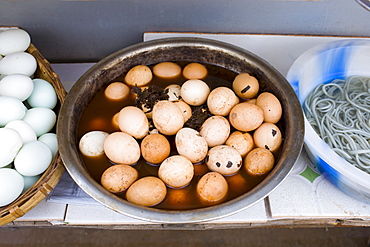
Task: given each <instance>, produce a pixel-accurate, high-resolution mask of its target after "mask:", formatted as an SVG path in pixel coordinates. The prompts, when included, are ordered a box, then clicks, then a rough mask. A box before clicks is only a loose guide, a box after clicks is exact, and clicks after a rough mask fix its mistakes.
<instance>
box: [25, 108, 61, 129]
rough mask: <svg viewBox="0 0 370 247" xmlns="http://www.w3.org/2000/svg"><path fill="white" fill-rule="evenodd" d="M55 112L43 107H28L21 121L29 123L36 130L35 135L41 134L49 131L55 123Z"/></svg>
mask: <svg viewBox="0 0 370 247" xmlns="http://www.w3.org/2000/svg"><path fill="white" fill-rule="evenodd" d="M56 118H57V117H56V114H55V112H54V111H53V110H51V109H49V108H43V107H35V108H31V109H29V110H28V111H27V112H26V114H25V116H24V118H23V121H25V122H26V123H28V124H29V125H31V127H32V128H33V130H34V131H35V132H36V136H41V135H42V134H45V133H47V132H49V131H50V130H51V129H52V128H53V127H54V125H55V122H56Z"/></svg>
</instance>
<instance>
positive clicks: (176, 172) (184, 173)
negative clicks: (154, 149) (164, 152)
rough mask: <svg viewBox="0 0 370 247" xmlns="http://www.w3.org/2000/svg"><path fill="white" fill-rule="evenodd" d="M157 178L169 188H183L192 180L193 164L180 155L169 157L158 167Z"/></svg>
mask: <svg viewBox="0 0 370 247" xmlns="http://www.w3.org/2000/svg"><path fill="white" fill-rule="evenodd" d="M158 176H159V178H160V179H162V181H163V182H164V183H165V184H167V185H168V186H169V187H172V188H181V187H184V186H186V185H188V184H189V183H190V181H191V180H192V179H193V176H194V167H193V163H191V161H190V160H188V159H187V158H185V157H184V156H181V155H173V156H170V157H168V158H167V159H165V160H164V161H163V162H162V163H161V165H160V166H159V170H158Z"/></svg>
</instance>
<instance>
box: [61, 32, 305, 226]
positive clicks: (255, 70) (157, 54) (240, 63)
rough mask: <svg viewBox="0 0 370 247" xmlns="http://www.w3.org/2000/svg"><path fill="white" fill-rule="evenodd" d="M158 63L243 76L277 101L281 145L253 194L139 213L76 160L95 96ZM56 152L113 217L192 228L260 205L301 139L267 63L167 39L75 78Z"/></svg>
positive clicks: (282, 85) (197, 42)
mask: <svg viewBox="0 0 370 247" xmlns="http://www.w3.org/2000/svg"><path fill="white" fill-rule="evenodd" d="M163 61H193V62H200V63H208V64H211V65H217V66H221V67H224V68H227V69H229V70H231V71H234V72H236V73H241V72H248V73H250V74H252V75H254V76H255V77H256V78H257V79H258V80H259V82H260V90H261V91H269V92H271V93H273V94H275V95H276V97H278V99H279V100H280V102H281V104H282V107H283V116H282V120H281V121H282V126H283V128H282V130H281V131H282V134H283V136H284V141H283V145H282V149H281V153H280V155H279V157H277V159H276V165H275V167H274V169H273V170H272V171H271V173H270V174H269V175H268V176H267V177H266V178H265V179H264V180H263V181H262V182H261V183H260V184H259V185H258V186H257V187H255V188H254V189H252V190H251V191H249V192H247V193H245V194H243V195H242V196H239V197H237V198H235V199H233V200H231V201H228V202H225V203H222V204H219V205H216V206H210V207H207V208H202V209H194V210H183V211H180V210H177V211H176V210H160V209H155V208H149V207H142V206H139V205H135V204H132V203H130V202H128V201H126V200H124V199H121V198H119V197H117V196H115V195H113V194H112V193H110V192H108V191H107V190H105V189H104V188H103V187H102V186H101V185H100V184H99V183H97V182H96V181H95V180H94V179H93V178H92V177H91V176H90V174H89V173H88V171H87V170H86V168H85V165H84V163H83V160H82V158H81V156H80V153H79V149H78V141H79V140H77V128H78V124H79V121H80V118H81V115H82V113H83V111H84V109H85V108H86V106H87V105H88V104H89V101H90V100H91V99H92V98H93V96H94V95H95V94H96V92H97V91H98V90H99V89H100V88H101V87H103V86H104V85H106V84H108V83H109V82H110V81H111V80H113V79H114V78H116V77H118V76H119V75H122V73H125V72H127V71H128V70H129V69H130V68H132V67H133V66H135V65H138V64H146V65H150V64H155V63H158V62H163ZM57 135H58V141H59V152H60V154H61V157H62V160H63V162H64V164H65V167H66V169H67V171H68V172H69V174H70V175H71V177H72V178H73V180H74V181H75V182H76V183H77V184H78V185H79V186H80V187H81V188H82V189H83V190H84V191H85V192H86V193H87V194H89V195H90V196H91V197H93V198H94V199H95V200H97V201H98V202H100V203H102V204H103V205H105V206H107V207H108V208H111V209H113V210H115V211H117V212H120V213H122V214H125V215H127V216H131V217H134V218H137V219H141V220H146V221H150V222H160V223H195V222H202V221H207V220H212V219H217V218H221V217H225V216H228V215H231V214H234V213H237V212H239V211H241V210H244V209H246V208H248V207H250V206H252V205H254V204H255V203H257V202H259V201H261V200H262V199H264V198H265V197H266V196H267V195H269V193H271V192H272V191H273V190H274V189H275V188H276V187H277V186H278V185H279V184H280V183H281V182H282V181H283V180H284V179H285V178H286V177H287V175H288V174H289V172H290V171H291V169H292V167H293V165H294V163H295V161H296V160H297V158H298V156H299V154H300V152H301V149H302V146H303V136H304V122H303V113H302V109H301V107H300V104H299V101H298V98H297V96H296V94H295V92H294V90H293V89H292V87H291V86H290V84H289V83H288V82H287V80H286V79H285V78H284V77H283V76H282V75H281V74H280V73H279V72H278V71H277V70H276V69H274V68H273V67H272V66H271V65H270V64H269V63H267V62H266V61H264V60H263V59H261V58H260V57H258V56H256V55H254V54H252V53H250V52H248V51H246V50H244V49H241V48H239V47H236V46H233V45H230V44H226V43H223V42H220V41H215V40H208V39H201V38H167V39H159V40H154V41H148V42H143V43H139V44H136V45H133V46H130V47H127V48H124V49H122V50H119V51H117V52H115V53H113V54H111V55H110V56H108V57H106V58H104V59H103V60H101V61H100V62H98V63H97V64H96V65H95V66H93V67H92V68H91V69H89V70H88V71H87V72H86V73H85V74H84V75H82V76H81V78H79V80H78V81H77V82H76V84H75V85H74V86H73V87H72V89H71V90H70V92H69V94H68V95H67V97H66V99H65V102H64V104H63V107H62V109H61V112H60V117H59V120H58V125H57Z"/></svg>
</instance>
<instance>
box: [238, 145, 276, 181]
mask: <svg viewBox="0 0 370 247" xmlns="http://www.w3.org/2000/svg"><path fill="white" fill-rule="evenodd" d="M274 163H275V158H274V155H273V154H272V153H271V152H270V151H269V150H267V149H265V148H255V149H253V150H252V151H250V152H249V153H248V155H247V157H246V158H245V159H244V167H245V169H246V171H247V172H248V173H249V174H251V175H264V174H266V173H267V172H269V171H271V169H272V168H273V167H274Z"/></svg>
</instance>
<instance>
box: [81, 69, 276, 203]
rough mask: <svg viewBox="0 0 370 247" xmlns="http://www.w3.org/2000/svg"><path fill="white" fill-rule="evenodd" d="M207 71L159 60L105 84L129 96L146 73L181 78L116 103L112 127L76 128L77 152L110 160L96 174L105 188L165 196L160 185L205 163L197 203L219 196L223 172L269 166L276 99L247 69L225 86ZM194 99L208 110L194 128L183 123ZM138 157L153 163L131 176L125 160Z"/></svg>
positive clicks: (178, 181)
mask: <svg viewBox="0 0 370 247" xmlns="http://www.w3.org/2000/svg"><path fill="white" fill-rule="evenodd" d="M207 76H208V70H207V67H206V66H204V65H203V64H200V63H195V62H194V63H188V64H187V65H186V66H184V67H183V68H182V67H181V66H180V65H179V64H177V63H174V62H161V63H158V64H156V65H154V66H152V67H148V66H146V65H137V66H135V67H133V68H131V70H129V71H128V72H127V74H126V75H125V76H124V80H123V81H122V82H116V81H115V82H112V83H111V84H110V85H108V86H107V87H106V89H105V95H106V96H107V97H108V98H111V99H119V98H125V97H130V95H132V93H130V89H132V88H134V89H135V90H133V92H137V89H138V88H139V91H140V90H142V91H145V90H147V89H148V88H150V87H151V84H150V83H151V82H152V79H153V77H156V78H163V79H164V80H168V79H172V78H177V77H183V78H185V81H184V82H183V83H181V85H179V84H170V85H169V86H167V87H165V88H164V89H163V90H164V92H165V93H166V97H165V98H164V99H161V98H159V99H158V100H156V101H155V102H154V104H153V105H149V104H141V105H139V106H137V105H135V106H133V105H128V106H124V107H123V108H122V109H121V110H120V111H119V113H117V114H116V115H115V116H112V119H113V120H112V121H113V122H114V123H115V125H116V126H117V127H118V128H119V131H116V132H113V133H107V132H105V131H98V130H94V131H90V132H88V133H86V134H84V135H83V136H82V138H81V139H80V142H79V148H80V151H81V153H82V154H83V155H86V156H99V155H105V156H106V157H107V158H108V159H109V160H110V161H111V163H113V165H112V166H110V167H109V168H108V169H106V170H105V171H104V173H103V175H102V177H101V184H102V185H103V187H105V188H106V189H107V190H109V191H111V192H113V193H120V192H123V191H124V192H125V196H126V198H127V200H128V201H130V202H133V203H136V204H140V205H144V206H154V205H157V204H158V203H160V202H161V201H163V200H164V199H165V198H166V196H167V191H168V190H167V188H171V191H173V189H178V190H181V189H184V188H186V186H188V185H189V184H190V183H191V181H192V179H193V177H194V176H195V174H196V169H197V166H200V164H205V165H206V166H207V169H208V172H206V173H205V174H202V177H201V178H200V179H199V180H198V182H197V185H196V193H197V196H198V198H199V200H200V201H202V203H203V204H204V205H214V204H218V203H221V202H223V201H225V199H226V198H227V195H228V182H227V177H230V176H233V175H235V174H238V173H239V171H240V169H245V171H246V172H247V173H248V174H250V175H251V176H263V175H265V174H267V173H269V172H270V171H271V169H272V168H273V166H274V163H275V158H274V157H275V155H276V154H277V153H278V152H279V148H280V146H281V143H282V133H281V131H280V129H279V127H278V126H277V125H278V124H277V123H278V122H279V120H280V118H281V116H282V107H281V104H280V102H279V100H278V99H277V97H276V96H275V95H273V94H272V93H269V92H262V93H260V87H259V82H258V80H257V79H256V78H255V77H254V76H252V75H250V74H249V73H241V74H238V75H237V76H236V77H235V78H234V80H233V82H230V83H231V85H232V86H231V87H230V88H229V87H226V86H218V87H215V88H213V89H211V88H210V87H209V85H208V84H207V83H206V82H205V80H204V79H205V78H206V77H207ZM134 95H135V97H139V94H134ZM194 107H203V109H206V110H207V111H209V116H208V117H206V118H205V119H204V121H203V122H202V123H201V126H200V128H193V127H191V126H189V125H187V124H186V123H187V122H188V120H189V119H191V118H193V117H196V116H194V115H195V114H196V113H195V112H194V111H193V109H194ZM172 141H173V142H174V145H173V144H172V143H171V142H172ZM141 157H142V158H143V159H144V160H145V161H146V162H147V163H149V164H151V165H155V166H158V167H159V168H158V174H157V176H144V177H139V175H138V172H137V170H136V169H134V168H133V167H132V165H134V164H136V163H137V162H138V161H139V159H140V158H141ZM171 193H172V192H171Z"/></svg>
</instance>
